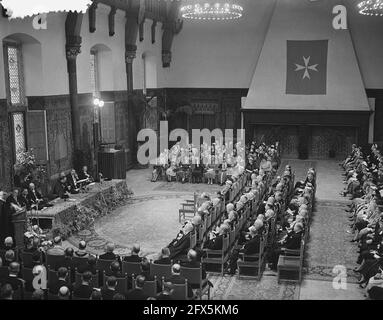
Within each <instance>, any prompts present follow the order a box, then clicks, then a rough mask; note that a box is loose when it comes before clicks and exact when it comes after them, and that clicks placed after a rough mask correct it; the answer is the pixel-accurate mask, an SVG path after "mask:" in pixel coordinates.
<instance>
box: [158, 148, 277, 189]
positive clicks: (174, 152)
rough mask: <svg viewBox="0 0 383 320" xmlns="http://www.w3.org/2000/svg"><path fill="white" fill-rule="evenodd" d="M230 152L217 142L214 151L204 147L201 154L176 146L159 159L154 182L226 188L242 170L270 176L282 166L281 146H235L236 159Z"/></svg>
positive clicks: (194, 149) (195, 150)
mask: <svg viewBox="0 0 383 320" xmlns="http://www.w3.org/2000/svg"><path fill="white" fill-rule="evenodd" d="M228 148H230V147H226V146H225V145H221V144H220V143H219V142H214V143H213V144H212V146H211V147H209V146H208V145H207V144H203V145H202V146H201V150H200V151H199V150H198V149H197V148H194V147H193V145H192V144H190V145H186V146H181V145H180V143H179V142H177V143H176V144H175V145H174V146H173V147H172V148H171V149H170V150H165V151H163V152H162V153H161V154H160V156H159V157H158V158H157V159H156V162H155V164H154V167H153V172H152V181H153V182H155V181H157V180H158V179H159V178H161V177H166V180H167V181H169V182H170V181H180V182H182V183H185V182H192V183H201V182H204V181H205V182H206V183H207V184H211V185H212V184H219V185H221V186H223V185H224V184H225V182H226V180H227V179H228V178H230V177H231V176H233V175H237V174H238V171H239V169H240V167H245V166H246V170H247V172H253V170H254V169H258V170H259V169H262V170H263V171H264V172H269V171H271V170H272V169H273V168H274V169H275V168H276V167H277V166H278V165H279V151H278V143H276V146H274V145H270V146H266V144H264V143H263V144H261V145H259V146H258V147H257V145H256V143H255V142H252V143H251V144H250V145H247V146H242V145H241V143H240V142H239V143H237V144H235V147H234V149H233V156H230V153H229V150H227V149H228ZM246 159H247V161H246Z"/></svg>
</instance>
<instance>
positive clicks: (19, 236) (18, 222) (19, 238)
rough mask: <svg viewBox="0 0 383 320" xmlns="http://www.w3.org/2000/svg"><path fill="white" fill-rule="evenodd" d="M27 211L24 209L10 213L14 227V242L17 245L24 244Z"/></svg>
mask: <svg viewBox="0 0 383 320" xmlns="http://www.w3.org/2000/svg"><path fill="white" fill-rule="evenodd" d="M26 218H27V211H26V210H25V209H22V210H18V211H16V212H15V213H14V214H13V215H12V223H13V226H14V229H15V242H16V246H17V247H22V246H24V232H25V229H26V228H25V221H26Z"/></svg>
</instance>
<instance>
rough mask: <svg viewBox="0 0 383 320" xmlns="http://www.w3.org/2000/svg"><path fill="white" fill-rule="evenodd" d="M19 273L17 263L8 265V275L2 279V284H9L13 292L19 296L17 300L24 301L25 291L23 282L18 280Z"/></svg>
mask: <svg viewBox="0 0 383 320" xmlns="http://www.w3.org/2000/svg"><path fill="white" fill-rule="evenodd" d="M19 273H20V264H19V263H18V262H12V263H11V264H10V265H9V275H8V277H5V278H4V279H3V283H2V284H6V283H8V284H10V285H11V286H12V289H13V291H18V292H19V293H20V296H19V297H17V298H18V299H21V300H23V299H24V289H25V281H24V280H23V279H20V278H19Z"/></svg>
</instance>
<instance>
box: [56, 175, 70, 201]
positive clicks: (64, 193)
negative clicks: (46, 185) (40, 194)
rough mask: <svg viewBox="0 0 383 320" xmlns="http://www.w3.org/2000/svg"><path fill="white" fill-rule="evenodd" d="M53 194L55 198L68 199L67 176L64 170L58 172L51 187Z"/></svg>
mask: <svg viewBox="0 0 383 320" xmlns="http://www.w3.org/2000/svg"><path fill="white" fill-rule="evenodd" d="M53 194H54V195H55V196H56V198H61V199H68V198H69V188H68V184H67V178H66V176H65V173H64V172H61V173H60V177H59V179H58V181H57V182H56V184H55V186H54V187H53Z"/></svg>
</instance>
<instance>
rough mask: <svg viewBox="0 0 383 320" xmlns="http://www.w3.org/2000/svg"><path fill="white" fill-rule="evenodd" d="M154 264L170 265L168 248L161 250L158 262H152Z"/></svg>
mask: <svg viewBox="0 0 383 320" xmlns="http://www.w3.org/2000/svg"><path fill="white" fill-rule="evenodd" d="M154 263H155V264H165V265H167V264H171V263H172V262H171V260H170V250H169V248H167V247H165V248H162V250H161V255H160V258H159V259H158V260H155V261H154Z"/></svg>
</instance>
